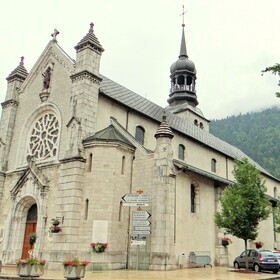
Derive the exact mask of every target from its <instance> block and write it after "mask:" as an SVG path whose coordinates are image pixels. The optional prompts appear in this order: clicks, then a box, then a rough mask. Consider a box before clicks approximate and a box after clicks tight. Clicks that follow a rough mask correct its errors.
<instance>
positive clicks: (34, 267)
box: [17, 264, 44, 277]
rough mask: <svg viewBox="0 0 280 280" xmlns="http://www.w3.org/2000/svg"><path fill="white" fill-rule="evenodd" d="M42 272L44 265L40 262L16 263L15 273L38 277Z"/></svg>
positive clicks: (22, 275)
mask: <svg viewBox="0 0 280 280" xmlns="http://www.w3.org/2000/svg"><path fill="white" fill-rule="evenodd" d="M43 274H44V265H42V264H18V265H17V275H18V276H21V277H28V276H32V277H39V276H42V275H43Z"/></svg>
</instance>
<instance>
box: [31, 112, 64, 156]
mask: <svg viewBox="0 0 280 280" xmlns="http://www.w3.org/2000/svg"><path fill="white" fill-rule="evenodd" d="M58 132H59V124H58V120H57V118H56V117H55V116H54V115H53V114H51V113H48V114H46V115H44V116H42V117H41V118H40V119H39V120H37V121H36V123H35V124H34V127H33V129H32V132H31V136H30V141H29V149H28V154H29V155H31V156H34V157H35V158H36V159H39V160H44V159H49V158H53V157H55V156H56V155H57V145H58Z"/></svg>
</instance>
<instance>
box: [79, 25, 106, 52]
mask: <svg viewBox="0 0 280 280" xmlns="http://www.w3.org/2000/svg"><path fill="white" fill-rule="evenodd" d="M93 26H94V24H93V23H90V28H89V31H88V33H87V34H86V36H85V37H84V38H83V39H82V40H81V41H80V42H79V43H78V44H77V45H76V46H75V49H76V51H78V50H80V49H83V48H86V47H91V48H93V49H94V50H95V51H97V52H98V53H100V54H101V53H102V52H103V51H104V49H103V47H102V46H101V44H100V43H99V41H98V39H97V38H96V36H95V34H94V31H93Z"/></svg>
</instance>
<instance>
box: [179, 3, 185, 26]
mask: <svg viewBox="0 0 280 280" xmlns="http://www.w3.org/2000/svg"><path fill="white" fill-rule="evenodd" d="M186 12H187V11H185V7H184V5H183V13H182V14H180V16H182V18H183V24H182V26H185V21H184V15H185V13H186Z"/></svg>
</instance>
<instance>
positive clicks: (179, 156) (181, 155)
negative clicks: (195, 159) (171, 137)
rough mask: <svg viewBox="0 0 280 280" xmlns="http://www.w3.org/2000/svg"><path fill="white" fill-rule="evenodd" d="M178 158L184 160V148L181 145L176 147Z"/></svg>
mask: <svg viewBox="0 0 280 280" xmlns="http://www.w3.org/2000/svg"><path fill="white" fill-rule="evenodd" d="M178 158H179V159H181V160H185V146H184V145H182V144H179V146H178Z"/></svg>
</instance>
